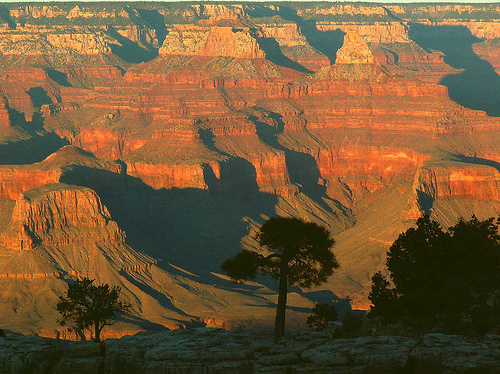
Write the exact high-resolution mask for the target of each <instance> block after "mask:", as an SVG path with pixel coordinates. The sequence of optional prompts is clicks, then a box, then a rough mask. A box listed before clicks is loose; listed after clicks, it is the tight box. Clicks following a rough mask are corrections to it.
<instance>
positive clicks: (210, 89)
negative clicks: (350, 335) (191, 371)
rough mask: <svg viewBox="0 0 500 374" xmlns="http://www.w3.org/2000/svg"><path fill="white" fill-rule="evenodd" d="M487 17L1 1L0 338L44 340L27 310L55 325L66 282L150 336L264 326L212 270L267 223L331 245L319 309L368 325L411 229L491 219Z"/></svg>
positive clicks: (264, 294)
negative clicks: (117, 292) (82, 286)
mask: <svg viewBox="0 0 500 374" xmlns="http://www.w3.org/2000/svg"><path fill="white" fill-rule="evenodd" d="M497 13H498V9H497V7H496V5H452V4H447V5H438V4H433V5H422V4H420V5H419V4H410V5H391V6H386V7H383V6H380V5H375V4H320V3H310V4H309V3H308V4H306V3H300V4H294V3H287V4H284V3H283V4H277V5H272V4H264V3H263V4H236V3H231V4H217V3H213V4H191V3H187V2H183V3H179V4H170V3H162V4H159V3H158V4H152V3H151V4H149V3H147V4H146V3H144V4H135V5H132V4H127V5H124V4H114V3H113V4H109V5H107V6H106V7H103V6H102V5H100V4H62V3H59V4H47V5H37V4H33V5H26V4H24V5H22V4H5V12H3V13H2V14H1V15H0V18H1V20H0V21H1V23H0V34H1V38H0V51H1V52H2V55H1V56H0V61H1V64H0V92H1V94H0V96H1V97H2V98H3V99H2V100H0V130H1V131H0V140H1V144H0V164H1V165H0V213H2V214H0V235H1V238H2V243H3V246H2V248H1V250H0V252H1V253H0V261H2V264H1V265H0V266H1V269H2V276H1V277H3V278H2V282H3V283H2V287H1V290H0V291H1V292H0V293H1V295H0V298H1V299H2V300H7V301H6V303H5V305H6V308H5V310H2V311H1V313H0V321H1V320H9V321H13V322H12V323H13V324H14V325H15V326H20V327H19V328H22V329H24V330H23V331H28V332H35V331H43V333H44V334H46V335H50V334H54V332H53V331H52V330H54V329H55V328H56V327H57V326H54V325H50V323H49V322H47V321H44V320H43V319H42V318H41V317H40V316H39V315H34V314H33V313H32V311H33V310H43V311H47V313H48V314H50V313H54V310H53V308H52V309H51V308H50V307H49V306H50V305H53V304H54V300H57V294H58V293H60V292H61V290H64V289H65V287H66V281H67V279H68V278H67V277H69V276H70V275H75V274H82V273H83V274H90V275H95V276H96V277H97V278H99V279H100V280H102V281H105V282H111V283H113V284H116V285H123V286H124V289H126V295H127V297H128V298H130V300H134V302H135V303H137V305H138V308H139V309H141V312H140V313H142V314H141V318H144V320H147V321H149V322H152V323H155V324H159V325H162V326H176V325H178V324H184V323H186V322H189V319H190V318H203V319H205V320H207V321H212V322H211V323H213V324H224V325H225V326H242V325H245V324H249V323H255V321H259V323H260V321H265V323H272V313H273V305H274V304H273V303H274V302H275V300H274V298H275V296H276V295H275V293H273V292H272V291H270V290H268V289H267V288H266V287H265V285H262V284H258V283H256V284H255V285H252V286H251V287H250V288H252V287H254V286H255V287H254V288H252V290H253V291H252V292H250V293H248V292H247V291H242V290H241V289H238V288H232V287H234V286H233V285H231V284H230V283H229V282H227V280H225V279H224V278H223V277H222V276H219V275H217V274H218V272H219V268H220V263H221V262H222V261H223V260H224V259H225V258H227V257H230V256H232V255H233V254H234V253H236V252H237V251H238V249H239V248H240V247H241V246H243V247H244V248H247V249H256V248H257V243H256V241H255V239H254V238H253V235H254V233H255V232H256V230H258V227H259V225H260V224H262V223H263V221H264V220H265V218H266V217H269V216H273V215H276V214H278V215H282V216H298V217H302V218H304V219H307V220H311V221H314V222H317V223H320V224H322V225H325V226H326V227H328V229H329V230H330V231H332V233H334V234H335V237H336V242H337V244H336V247H335V252H336V254H337V255H338V258H339V260H340V262H341V265H342V267H341V269H340V270H339V271H338V272H337V274H336V275H335V276H334V277H332V278H331V279H330V280H329V282H328V284H326V285H325V290H324V292H325V293H326V294H327V295H330V296H331V298H332V299H334V295H333V293H335V295H337V296H340V297H346V298H347V297H348V298H350V300H351V301H352V304H353V305H355V306H357V307H362V308H365V309H366V308H367V307H368V306H369V305H368V302H367V299H366V296H367V292H368V290H369V277H370V275H371V274H372V273H373V272H375V271H377V270H379V269H380V268H381V267H382V266H383V264H384V256H385V253H386V251H387V249H388V247H389V246H390V245H391V243H392V242H393V241H394V239H395V238H397V236H398V235H399V233H400V232H402V231H404V230H405V229H407V228H408V227H409V226H411V225H412V224H413V222H414V220H415V218H417V217H418V216H419V215H420V214H421V213H422V212H424V211H425V212H428V213H431V214H432V215H433V217H434V218H436V219H438V220H439V221H440V222H441V223H442V224H443V225H451V224H453V223H454V222H452V221H453V220H455V219H456V218H458V217H459V216H464V217H467V216H469V215H470V214H472V213H475V214H476V215H477V216H478V217H481V218H486V217H487V216H488V215H497V214H498V212H500V203H499V199H500V194H499V188H500V186H498V183H497V181H498V178H499V176H498V164H497V163H498V162H500V147H499V146H498V144H500V131H499V130H500V120H499V117H498V115H499V114H498V109H497V108H498V105H497V104H498V103H497V102H496V101H495V100H496V98H497V97H498V92H500V89H499V87H500V84H499V78H498V75H497V73H496V72H495V71H498V70H499V69H500V60H499V56H500V52H499V51H500V48H499V43H498V36H499V35H500V32H499V30H500V28H499V27H498V22H497V21H496V19H497V18H498V17H497ZM429 17H431V18H432V20H433V21H432V22H430V21H429ZM478 38H481V40H480V39H478ZM482 39H485V40H482ZM333 61H335V63H334V64H331V62H333ZM495 69H496V70H495ZM457 93H458V94H457ZM467 95H468V97H469V100H468V101H467V100H464V97H465V96H467ZM471 98H472V99H474V100H471ZM68 143H69V144H71V146H66V147H63V148H61V149H60V150H58V149H59V148H60V147H61V146H62V145H66V144H68ZM56 151H57V152H56ZM54 152H55V153H54ZM59 183H67V184H70V185H72V186H73V187H68V186H65V187H63V186H62V185H60V184H59ZM54 184H57V186H59V187H54ZM45 185H49V187H44V186H45ZM32 189H37V191H39V193H38V194H35V195H36V196H35V195H33V196H32V198H30V196H31V195H30V194H32V193H33V191H31V192H28V190H32ZM101 199H102V200H101ZM104 205H106V207H107V208H105V207H104ZM45 216H46V217H47V218H46V219H45V218H44V217H45ZM111 217H112V218H111ZM382 223H383V224H382ZM118 225H119V227H118ZM125 232H126V234H127V235H126V238H127V239H124V238H125ZM130 245H132V247H133V248H132V247H131V246H130ZM20 249H23V250H20ZM24 249H26V250H24ZM146 254H147V255H146ZM150 256H151V257H150ZM159 259H163V261H164V262H163V264H161V266H155V265H154V262H155V261H159ZM169 264H171V265H169ZM12 278H19V279H18V280H19V282H18V283H16V282H17V280H16V281H14V280H13V279H12ZM21 280H22V282H21ZM29 282H33V283H29ZM3 285H5V287H3ZM188 289H189V292H186V290H188ZM254 291H255V292H254ZM45 293H47V295H50V296H47V297H46V298H45V297H44V296H43V295H44V294H45ZM165 295H167V296H165ZM330 296H328V297H330ZM20 300H27V302H26V305H27V306H26V308H24V309H22V310H21V309H19V305H21V304H22V303H21V302H20ZM293 300H294V303H295V304H294V306H296V307H297V308H299V309H297V310H304V308H308V307H310V306H311V305H312V302H311V301H310V300H307V299H306V298H305V297H303V296H300V295H298V294H297V295H294V296H293ZM51 303H52V304H51ZM193 305H195V306H196V308H195V310H193V308H194V307H193ZM248 305H258V306H256V307H249V306H248ZM300 308H302V309H300ZM38 314H40V315H42V314H43V313H38ZM234 315H237V316H241V319H240V320H238V321H234V318H233V317H232V316H234ZM294 316H295V317H294V318H295V319H294V321H295V322H294V323H297V324H300V323H302V322H301V321H302V320H303V318H304V314H303V313H301V312H297V313H296V314H294ZM301 319H302V320H301ZM51 320H52V319H51ZM53 320H54V321H55V318H53ZM243 320H245V321H243ZM26 321H32V322H30V323H31V324H30V325H29V326H26ZM249 321H254V322H249ZM263 323H264V322H263ZM54 324H55V322H54ZM144 326H146V325H145V322H144V321H142V320H141V321H139V322H138V321H135V322H130V323H128V324H125V325H121V327H119V328H117V331H112V332H110V333H112V334H119V333H120V331H118V330H120V329H121V331H122V332H124V331H129V332H130V331H138V330H139V329H141V328H143V327H144ZM148 326H149V325H148Z"/></svg>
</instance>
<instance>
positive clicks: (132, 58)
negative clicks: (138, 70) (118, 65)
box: [107, 26, 158, 64]
mask: <svg viewBox="0 0 500 374" xmlns="http://www.w3.org/2000/svg"><path fill="white" fill-rule="evenodd" d="M107 34H108V35H109V36H111V37H113V38H115V39H116V40H118V42H120V44H121V45H116V44H112V45H111V50H112V52H113V53H114V54H115V55H117V56H118V57H120V58H121V59H122V60H124V61H126V62H129V63H133V64H139V63H141V62H148V61H151V60H152V59H154V58H155V57H157V56H158V49H157V48H153V47H152V46H148V47H149V48H148V49H146V48H143V47H141V46H140V45H139V44H138V43H136V42H134V41H132V40H130V39H128V38H126V37H124V36H123V35H121V34H120V33H119V32H118V31H116V30H115V29H114V28H113V27H111V26H110V27H109V28H108V30H107Z"/></svg>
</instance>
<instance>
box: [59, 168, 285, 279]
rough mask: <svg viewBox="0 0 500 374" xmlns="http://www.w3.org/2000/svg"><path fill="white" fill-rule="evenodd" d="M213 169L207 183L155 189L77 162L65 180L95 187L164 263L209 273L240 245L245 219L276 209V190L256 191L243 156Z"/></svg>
mask: <svg viewBox="0 0 500 374" xmlns="http://www.w3.org/2000/svg"><path fill="white" fill-rule="evenodd" d="M206 169H207V171H206V173H208V172H209V171H208V169H211V168H210V167H209V166H207V167H206ZM212 174H213V178H212V180H210V178H209V188H208V189H198V188H184V189H178V188H173V189H168V190H167V189H159V190H155V189H153V188H151V187H149V186H148V185H146V184H144V183H143V182H142V181H141V180H140V179H139V178H134V177H131V176H128V175H125V174H123V175H119V174H115V173H112V172H108V171H105V170H97V169H91V168H88V167H83V166H74V167H72V168H71V169H70V170H68V171H67V172H66V173H65V174H64V175H63V176H62V178H61V182H63V183H69V184H77V185H82V186H86V187H90V188H92V189H94V190H95V191H97V193H98V194H99V196H100V197H101V199H102V201H103V203H104V204H105V205H106V206H107V207H108V209H109V211H110V213H111V215H112V217H113V219H114V220H116V221H117V222H118V224H119V226H120V227H121V228H122V229H124V230H125V232H126V233H127V242H128V243H129V244H130V245H131V246H132V247H133V248H135V249H137V250H139V251H141V252H144V253H147V254H150V255H152V256H153V257H155V258H157V259H161V260H163V261H162V262H163V263H165V266H166V265H168V263H172V264H175V265H176V266H179V267H181V268H183V269H185V270H188V271H192V272H195V273H197V274H200V270H201V271H202V273H203V274H204V275H209V274H210V272H220V265H221V263H222V262H223V261H224V260H225V259H226V258H228V257H231V256H233V255H234V254H235V253H237V252H238V251H239V250H240V248H241V243H240V240H241V238H243V237H244V236H245V235H247V233H248V225H249V223H248V222H246V221H248V220H256V221H259V222H261V223H262V222H263V219H262V218H261V214H262V213H263V214H266V215H268V216H272V215H274V206H275V204H276V197H275V196H273V195H269V194H264V193H260V192H259V191H258V187H257V183H256V182H255V169H254V168H253V165H251V164H250V163H249V162H248V161H246V160H244V159H233V160H229V161H228V162H226V163H222V164H221V171H220V179H219V178H216V177H215V173H213V171H212Z"/></svg>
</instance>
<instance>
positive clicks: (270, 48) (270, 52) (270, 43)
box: [257, 38, 312, 74]
mask: <svg viewBox="0 0 500 374" xmlns="http://www.w3.org/2000/svg"><path fill="white" fill-rule="evenodd" d="M257 43H259V46H260V48H261V49H262V50H263V51H264V52H265V53H266V59H268V60H269V61H271V62H272V63H274V64H276V65H279V66H283V67H285V68H289V69H294V70H297V71H300V72H301V73H307V74H311V73H312V71H311V70H309V69H306V68H305V67H304V66H302V65H301V64H299V63H298V62H295V61H293V60H290V59H289V58H288V57H286V56H285V55H284V54H283V53H282V52H281V49H280V45H279V44H278V42H277V41H276V39H274V38H257Z"/></svg>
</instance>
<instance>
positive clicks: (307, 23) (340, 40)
mask: <svg viewBox="0 0 500 374" xmlns="http://www.w3.org/2000/svg"><path fill="white" fill-rule="evenodd" d="M277 14H278V15H279V16H281V17H283V18H284V19H285V20H287V21H291V22H295V23H296V24H297V26H299V28H300V32H301V33H302V35H304V37H305V38H306V40H307V42H308V43H309V44H310V45H311V46H312V47H313V48H314V49H316V50H318V51H320V52H321V53H323V54H324V55H325V56H326V57H328V59H329V60H330V63H331V64H334V63H335V60H336V59H337V51H338V50H339V49H340V48H341V47H342V45H343V44H344V36H345V34H346V33H345V32H343V31H342V30H340V29H336V30H328V31H321V30H318V27H317V25H316V21H314V20H306V19H303V18H302V17H301V16H299V15H298V14H297V11H296V10H295V9H292V8H289V7H287V6H280V7H279V10H278V12H277Z"/></svg>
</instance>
